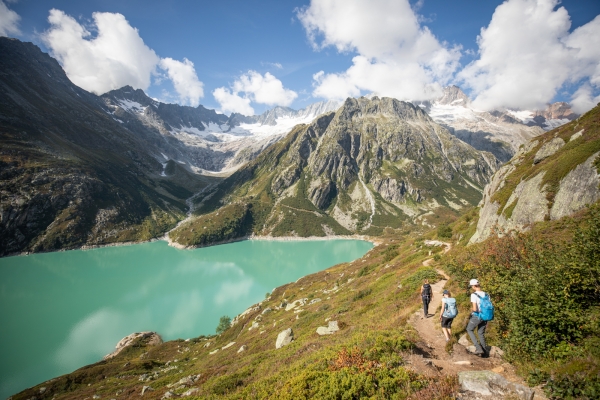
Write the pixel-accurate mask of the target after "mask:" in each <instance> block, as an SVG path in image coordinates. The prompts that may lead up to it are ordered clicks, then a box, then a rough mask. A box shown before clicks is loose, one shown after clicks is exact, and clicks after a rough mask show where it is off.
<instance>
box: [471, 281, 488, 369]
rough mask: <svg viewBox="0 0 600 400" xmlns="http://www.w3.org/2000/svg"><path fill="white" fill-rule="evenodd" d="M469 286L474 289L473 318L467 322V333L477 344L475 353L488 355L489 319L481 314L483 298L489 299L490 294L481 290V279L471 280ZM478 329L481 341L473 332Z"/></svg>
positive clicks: (472, 300)
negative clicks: (487, 332) (486, 329)
mask: <svg viewBox="0 0 600 400" xmlns="http://www.w3.org/2000/svg"><path fill="white" fill-rule="evenodd" d="M469 286H471V289H472V290H473V293H471V309H472V311H473V312H472V313H471V318H470V319H469V323H468V324H467V333H468V334H469V337H470V338H471V341H472V342H473V344H474V345H475V354H479V355H481V356H482V357H485V356H487V355H488V349H487V346H486V344H485V328H486V327H487V320H484V318H483V317H482V316H481V315H480V313H481V307H480V305H481V300H482V299H484V298H486V297H487V300H488V301H489V296H488V294H487V293H485V292H484V291H482V290H481V286H480V285H479V281H478V280H477V279H471V280H470V281H469ZM475 329H477V335H478V336H479V341H477V337H475V333H474V332H473V331H474V330H475Z"/></svg>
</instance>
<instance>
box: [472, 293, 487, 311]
mask: <svg viewBox="0 0 600 400" xmlns="http://www.w3.org/2000/svg"><path fill="white" fill-rule="evenodd" d="M475 293H477V294H475ZM475 293H471V303H477V310H479V304H480V303H481V298H480V297H484V296H485V295H486V293H485V292H484V291H482V290H478V291H476V292H475ZM478 295H479V296H478Z"/></svg>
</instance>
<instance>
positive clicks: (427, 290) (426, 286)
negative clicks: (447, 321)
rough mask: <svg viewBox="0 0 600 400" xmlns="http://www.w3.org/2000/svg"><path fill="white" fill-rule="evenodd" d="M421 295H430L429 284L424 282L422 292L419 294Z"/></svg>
mask: <svg viewBox="0 0 600 400" xmlns="http://www.w3.org/2000/svg"><path fill="white" fill-rule="evenodd" d="M421 296H423V297H431V285H430V284H429V283H426V284H424V285H423V293H422V294H421Z"/></svg>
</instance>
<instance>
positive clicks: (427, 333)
mask: <svg viewBox="0 0 600 400" xmlns="http://www.w3.org/2000/svg"><path fill="white" fill-rule="evenodd" d="M449 246H450V245H449V244H448V246H447V247H446V251H448V250H449ZM426 261H429V260H426ZM424 265H425V263H424ZM426 265H430V263H428V264H426ZM437 272H438V273H439V274H440V275H442V276H444V277H445V278H446V279H443V280H440V281H439V282H437V283H435V284H433V285H431V287H432V295H433V296H432V300H431V303H430V306H429V315H432V314H433V316H431V317H429V318H423V310H422V309H419V310H418V311H417V312H415V313H414V314H413V315H412V317H410V319H409V323H410V324H411V325H412V326H413V327H414V328H415V329H416V331H417V333H418V334H419V336H420V338H421V340H420V342H419V343H417V349H416V350H415V351H414V352H413V353H412V354H411V356H410V359H409V360H408V361H409V364H410V367H411V368H412V369H413V370H415V371H416V372H418V373H421V374H425V375H429V376H444V375H455V374H458V373H459V372H461V371H483V370H490V371H494V372H497V373H499V374H501V375H502V376H504V377H505V378H506V379H508V380H509V381H513V382H518V383H520V384H524V382H523V380H522V379H521V378H520V377H518V376H517V375H516V373H515V369H514V367H513V366H512V365H511V364H509V363H507V362H505V361H503V360H502V359H501V358H495V357H490V358H481V357H478V356H476V355H473V354H471V353H469V352H467V350H466V348H465V347H464V346H462V345H460V344H458V343H456V342H454V345H453V346H452V353H451V354H450V353H448V352H447V351H446V339H445V338H444V334H443V333H442V330H441V324H440V311H441V301H442V292H443V290H444V286H445V285H446V282H447V280H448V279H449V277H448V276H447V275H446V273H445V272H444V271H442V270H439V269H438V270H437ZM454 328H455V329H456V328H459V329H461V330H462V328H464V327H462V326H461V327H458V326H454ZM470 344H472V343H471V341H470V340H469V345H470ZM538 395H539V397H538ZM535 398H536V399H543V398H545V397H543V394H541V392H540V393H536V396H535Z"/></svg>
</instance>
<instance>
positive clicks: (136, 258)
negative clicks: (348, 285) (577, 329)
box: [0, 240, 373, 398]
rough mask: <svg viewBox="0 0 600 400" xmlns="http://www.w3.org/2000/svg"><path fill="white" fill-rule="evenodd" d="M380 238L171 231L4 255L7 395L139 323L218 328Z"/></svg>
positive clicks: (88, 355) (92, 358) (0, 336)
mask: <svg viewBox="0 0 600 400" xmlns="http://www.w3.org/2000/svg"><path fill="white" fill-rule="evenodd" d="M372 247H373V245H372V244H371V243H369V242H364V241H358V240H323V241H262V240H254V241H252V240H250V241H242V242H237V243H231V244H226V245H220V246H214V247H208V248H202V249H195V250H178V249H175V248H173V247H169V246H168V245H167V243H166V242H164V241H157V242H152V243H143V244H136V245H131V246H119V247H105V248H100V249H93V250H72V251H64V252H56V253H45V254H33V255H29V256H16V257H8V258H1V259H0V321H2V323H1V324H0V398H6V397H8V396H10V395H11V394H14V393H16V392H18V391H20V390H22V389H25V388H27V387H30V386H33V385H35V384H38V383H41V382H43V381H45V380H47V379H50V378H52V377H55V376H59V375H62V374H65V373H68V372H71V371H73V370H75V369H77V368H79V367H82V366H84V365H86V364H90V363H94V362H96V361H99V360H100V359H101V358H102V357H103V356H104V355H106V354H108V353H110V352H112V351H113V349H114V347H115V345H116V344H117V342H118V341H119V340H120V339H121V338H123V337H124V336H127V335H129V334H130V333H133V332H140V331H156V332H158V333H159V334H160V335H161V336H162V337H163V339H164V340H172V339H178V338H181V339H187V338H193V337H197V336H200V335H203V334H213V333H214V332H215V328H216V326H217V324H218V322H219V318H220V317H221V316H223V315H228V316H230V317H231V318H233V317H234V316H236V315H237V314H239V313H241V312H243V311H244V310H245V309H246V308H248V307H249V306H251V305H253V304H255V303H257V302H259V301H261V300H263V299H264V298H265V294H266V293H267V292H271V291H272V290H273V289H274V288H275V287H277V286H281V285H283V284H285V283H288V282H293V281H295V280H297V279H298V278H300V277H302V276H304V275H307V274H310V273H313V272H317V271H321V270H323V269H326V268H328V267H330V266H332V265H335V264H338V263H341V262H347V261H351V260H354V259H357V258H359V257H361V256H362V255H364V254H365V253H366V252H367V251H369V250H370V249H371V248H372Z"/></svg>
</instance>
